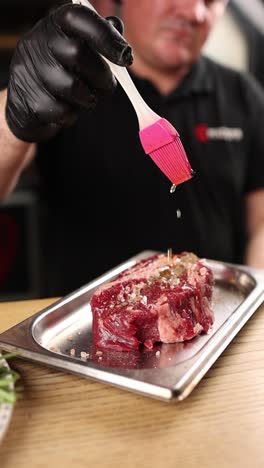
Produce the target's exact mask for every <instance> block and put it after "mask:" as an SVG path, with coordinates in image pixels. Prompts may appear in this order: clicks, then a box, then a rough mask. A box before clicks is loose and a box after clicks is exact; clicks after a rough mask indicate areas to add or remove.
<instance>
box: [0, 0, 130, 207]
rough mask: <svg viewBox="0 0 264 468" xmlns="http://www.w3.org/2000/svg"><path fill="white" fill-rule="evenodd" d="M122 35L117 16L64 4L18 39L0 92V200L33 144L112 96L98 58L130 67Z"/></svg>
mask: <svg viewBox="0 0 264 468" xmlns="http://www.w3.org/2000/svg"><path fill="white" fill-rule="evenodd" d="M122 32H123V23H122V21H121V20H119V19H118V18H116V17H110V18H107V19H104V18H102V17H100V16H98V15H97V14H96V13H94V12H93V11H92V10H90V9H89V8H86V7H84V6H81V5H73V4H72V3H68V4H65V5H63V6H60V7H58V8H56V9H53V10H52V11H51V12H50V13H49V14H48V15H47V16H46V17H44V18H43V19H42V20H40V21H39V22H38V23H37V24H36V25H35V26H34V27H33V28H32V30H31V31H29V32H28V33H27V34H26V35H25V36H24V37H22V38H21V39H20V40H19V41H18V44H17V47H16V49H15V52H14V55H13V58H12V61H11V64H10V70H9V81H8V87H7V91H3V92H1V93H0V200H1V199H3V198H4V197H5V196H6V195H7V194H8V193H10V191H12V189H13V188H14V186H15V184H16V182H17V180H18V178H19V176H20V174H21V173H22V171H23V170H24V168H25V167H26V165H27V164H28V163H29V162H30V161H31V159H32V157H33V155H34V143H38V142H41V141H44V140H48V139H50V138H52V137H54V136H55V135H56V134H57V133H58V132H59V131H60V130H61V129H62V128H67V127H69V126H70V125H72V124H73V123H74V122H75V121H76V119H77V118H78V114H79V111H80V109H81V108H85V109H86V110H88V111H92V110H93V109H94V108H95V107H96V105H97V102H98V100H99V99H100V98H101V97H102V96H105V95H107V94H110V93H112V92H113V90H114V89H115V86H116V80H115V78H114V76H113V74H112V72H111V70H110V68H109V66H108V65H107V63H106V62H105V61H104V60H103V59H102V57H101V56H100V54H101V55H103V56H104V57H106V58H108V59H109V60H110V61H111V62H113V63H115V64H117V65H120V66H124V67H125V66H128V65H130V64H131V63H132V61H133V56H132V49H131V47H130V46H129V45H128V43H127V42H126V41H125V39H124V38H123V36H122V35H121V34H122ZM87 138H89V129H87ZM51 170H52V168H51Z"/></svg>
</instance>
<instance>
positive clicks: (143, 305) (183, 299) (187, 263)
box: [91, 252, 214, 351]
mask: <svg viewBox="0 0 264 468" xmlns="http://www.w3.org/2000/svg"><path fill="white" fill-rule="evenodd" d="M213 282H214V280H213V273H212V270H211V269H210V268H209V266H208V265H207V264H206V261H205V260H201V259H198V258H197V257H196V256H195V255H194V254H192V253H188V252H184V253H182V254H179V255H171V256H167V255H164V254H161V255H154V256H152V257H149V258H147V259H145V260H142V261H140V262H138V263H136V264H135V265H134V266H133V267H131V268H129V269H127V270H125V271H124V272H123V273H121V274H120V275H119V276H118V277H117V278H116V279H115V280H114V281H112V282H110V283H107V284H104V285H102V286H101V287H99V288H98V289H97V290H96V292H95V293H94V294H93V296H92V298H91V308H92V313H93V336H94V343H95V345H96V346H97V347H99V348H105V349H111V350H117V351H129V350H137V349H139V347H140V345H144V346H145V347H147V348H149V349H151V348H153V345H154V344H155V343H156V342H163V343H176V342H181V341H185V340H190V339H192V338H193V337H194V336H196V335H198V334H199V333H201V332H207V331H208V330H209V328H210V326H211V325H212V324H213V320H214V318H213V312H212V309H211V301H212V292H213Z"/></svg>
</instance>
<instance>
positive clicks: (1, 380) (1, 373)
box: [0, 353, 22, 405]
mask: <svg viewBox="0 0 264 468" xmlns="http://www.w3.org/2000/svg"><path fill="white" fill-rule="evenodd" d="M15 356H16V354H15V353H8V354H1V355H0V405H1V404H2V403H11V404H14V403H15V402H16V401H17V400H18V398H20V396H21V393H20V392H21V390H22V388H21V387H15V385H16V382H17V380H18V379H19V378H20V375H19V374H18V373H17V372H15V371H14V370H11V369H8V368H7V367H6V366H5V365H4V364H3V363H1V359H11V358H12V357H15ZM12 384H13V385H12Z"/></svg>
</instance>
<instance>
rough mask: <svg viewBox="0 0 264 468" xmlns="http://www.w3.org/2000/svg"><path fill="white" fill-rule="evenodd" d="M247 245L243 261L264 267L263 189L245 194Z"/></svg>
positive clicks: (252, 265)
mask: <svg viewBox="0 0 264 468" xmlns="http://www.w3.org/2000/svg"><path fill="white" fill-rule="evenodd" d="M245 208H246V223H247V230H248V236H249V238H248V245H247V250H246V256H245V262H246V264H247V265H249V266H251V267H256V268H264V189H260V190H257V191H255V192H252V193H250V194H248V195H247V197H246V200H245Z"/></svg>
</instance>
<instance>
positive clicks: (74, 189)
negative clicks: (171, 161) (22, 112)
mask: <svg viewBox="0 0 264 468" xmlns="http://www.w3.org/2000/svg"><path fill="white" fill-rule="evenodd" d="M133 79H134V81H135V84H136V86H137V88H138V89H139V91H140V93H141V94H142V96H143V97H144V99H145V100H146V102H147V103H148V104H149V105H150V107H152V108H153V109H154V111H156V112H157V113H158V114H159V115H161V116H163V117H165V118H166V119H168V120H169V121H170V122H171V123H172V125H174V126H175V128H176V129H177V130H178V131H179V133H180V135H181V140H182V142H183V145H184V147H185V149H186V152H187V155H188V157H189V160H190V162H191V165H192V167H193V169H194V171H195V173H196V175H195V177H194V178H193V179H192V180H191V181H189V182H186V183H184V184H182V185H180V186H179V187H178V188H177V190H176V191H175V193H174V194H171V193H170V186H171V184H170V182H169V181H168V179H167V178H166V177H165V176H164V175H163V174H162V173H161V172H160V170H159V169H158V168H157V167H156V166H155V164H154V163H153V162H152V160H151V159H150V158H149V156H147V155H145V153H144V151H143V150H142V148H141V145H140V142H139V138H138V123H137V118H136V115H135V112H134V110H133V108H132V106H131V104H130V102H129V101H128V99H127V97H126V95H125V94H124V92H123V90H122V89H121V88H120V87H118V88H117V90H116V91H115V93H114V95H113V96H112V97H110V98H106V99H104V101H101V102H100V104H99V105H98V107H97V109H96V110H95V111H94V112H93V113H92V114H89V113H87V112H83V113H82V114H81V115H80V118H79V120H78V122H77V123H76V124H75V126H73V127H71V128H69V129H67V130H63V131H62V132H61V133H60V134H59V135H58V136H57V137H56V138H55V139H54V140H52V141H50V142H49V143H47V144H45V145H41V146H40V148H39V154H38V158H37V161H38V166H39V169H40V174H41V181H42V197H43V200H44V201H45V204H46V205H47V207H48V210H47V212H46V213H47V215H46V217H45V227H44V231H43V232H44V236H43V238H44V240H45V242H46V255H45V258H46V261H47V277H48V283H49V286H48V290H47V291H46V294H49V293H50V294H65V293H67V292H69V291H71V290H74V289H75V288H77V287H80V286H81V285H82V284H85V283H87V282H88V281H89V280H91V279H92V278H94V277H96V276H98V275H99V274H102V273H103V272H104V271H106V270H107V269H109V268H111V267H113V266H115V265H116V264H118V263H120V262H122V261H124V260H126V259H127V258H128V257H130V256H131V255H134V254H136V253H138V252H140V251H142V250H144V249H155V250H161V251H166V250H167V248H169V247H170V248H172V249H173V251H174V252H181V251H183V250H189V251H192V252H195V253H196V254H198V255H199V256H202V257H207V258H212V259H218V260H223V261H230V262H242V261H243V254H244V249H245V243H246V229H245V221H244V195H245V194H246V193H248V192H250V191H254V190H256V189H259V188H263V187H264V131H263V122H264V94H263V90H262V89H261V87H260V86H258V85H257V83H256V82H255V81H254V80H253V78H249V77H247V76H245V75H241V74H240V73H238V72H236V71H231V70H230V69H227V68H225V67H223V66H221V65H218V64H216V63H214V62H213V61H211V60H209V59H205V58H202V59H201V60H200V61H199V63H197V64H196V65H195V66H194V67H193V68H192V70H191V72H190V74H189V75H188V76H187V77H186V79H185V80H184V82H183V83H182V84H181V85H180V86H179V87H178V88H177V89H176V90H175V91H174V92H172V93H171V94H170V95H169V96H166V97H165V96H162V95H161V94H160V93H159V92H158V91H157V90H156V89H155V88H154V87H153V86H152V84H151V83H150V82H148V81H144V80H139V79H137V78H135V77H134V78H133Z"/></svg>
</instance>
